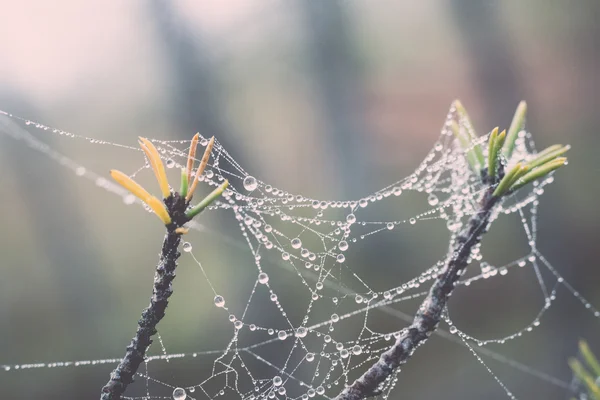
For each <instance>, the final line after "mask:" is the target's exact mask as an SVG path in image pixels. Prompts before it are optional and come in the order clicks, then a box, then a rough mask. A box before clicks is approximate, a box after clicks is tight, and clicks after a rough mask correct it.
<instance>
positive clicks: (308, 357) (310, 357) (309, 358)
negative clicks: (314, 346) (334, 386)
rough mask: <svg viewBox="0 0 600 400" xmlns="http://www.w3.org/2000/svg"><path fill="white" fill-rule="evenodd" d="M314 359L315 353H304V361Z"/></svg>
mask: <svg viewBox="0 0 600 400" xmlns="http://www.w3.org/2000/svg"><path fill="white" fill-rule="evenodd" d="M314 360H315V353H306V361H308V362H313V361H314Z"/></svg>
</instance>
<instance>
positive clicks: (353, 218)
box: [346, 214, 356, 224]
mask: <svg viewBox="0 0 600 400" xmlns="http://www.w3.org/2000/svg"><path fill="white" fill-rule="evenodd" d="M346 222H348V223H349V224H353V223H355V222H356V216H355V215H354V214H348V216H347V217H346Z"/></svg>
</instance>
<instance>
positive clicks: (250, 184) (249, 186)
mask: <svg viewBox="0 0 600 400" xmlns="http://www.w3.org/2000/svg"><path fill="white" fill-rule="evenodd" d="M257 187H258V182H257V181H256V178H255V177H253V176H250V175H248V176H247V177H245V178H244V189H246V190H247V191H249V192H253V191H254V190H256V188H257Z"/></svg>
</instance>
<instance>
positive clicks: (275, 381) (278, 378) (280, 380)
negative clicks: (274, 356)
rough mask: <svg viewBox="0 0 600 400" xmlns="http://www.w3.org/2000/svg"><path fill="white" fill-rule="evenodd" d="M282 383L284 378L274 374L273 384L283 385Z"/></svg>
mask: <svg viewBox="0 0 600 400" xmlns="http://www.w3.org/2000/svg"><path fill="white" fill-rule="evenodd" d="M282 383H283V379H281V377H280V376H274V377H273V385H275V386H281V384H282Z"/></svg>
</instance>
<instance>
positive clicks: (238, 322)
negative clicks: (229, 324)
mask: <svg viewBox="0 0 600 400" xmlns="http://www.w3.org/2000/svg"><path fill="white" fill-rule="evenodd" d="M233 326H234V327H235V329H237V330H240V329H242V327H243V326H244V323H243V322H242V321H240V320H239V319H238V320H237V321H235V322H234V323H233Z"/></svg>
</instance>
